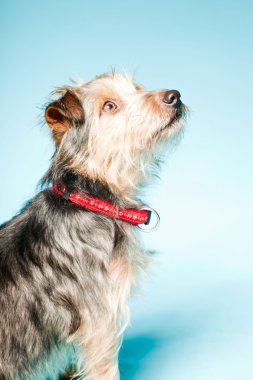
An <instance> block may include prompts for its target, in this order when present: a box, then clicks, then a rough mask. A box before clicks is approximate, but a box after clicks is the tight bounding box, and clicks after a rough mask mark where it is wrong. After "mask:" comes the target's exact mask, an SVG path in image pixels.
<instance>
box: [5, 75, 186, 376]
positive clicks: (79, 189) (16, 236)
mask: <svg viewBox="0 0 253 380" xmlns="http://www.w3.org/2000/svg"><path fill="white" fill-rule="evenodd" d="M57 94H58V96H57V97H58V100H55V101H53V102H52V103H50V104H49V105H48V106H47V107H46V110H45V118H46V122H47V123H48V125H49V126H50V128H51V131H52V136H53V139H54V141H55V143H56V150H55V154H54V156H53V159H52V163H51V166H50V168H49V170H48V172H47V173H46V175H45V177H44V178H43V180H42V182H43V184H44V187H42V191H41V192H40V193H39V194H38V195H37V196H35V198H34V199H32V200H31V201H30V202H29V203H28V204H27V205H26V206H25V207H24V209H22V211H21V212H20V213H19V214H18V215H17V216H15V217H14V218H13V219H11V220H10V221H8V222H7V223H5V224H3V225H2V226H1V228H0V305H1V309H0V380H14V379H15V380H17V379H31V378H33V377H32V376H34V375H33V374H34V371H35V369H36V367H37V366H38V365H40V366H43V362H44V361H46V359H47V356H48V355H50V354H51V352H52V351H53V350H54V349H55V348H57V347H60V346H61V344H65V343H66V344H70V343H72V342H76V343H77V347H78V360H79V361H78V366H77V372H76V373H75V374H72V375H73V378H79V379H90V380H117V379H119V370H118V359H117V356H118V351H119V347H120V343H121V336H122V332H123V331H124V329H125V327H126V326H127V324H128V320H129V313H128V306H127V301H128V298H129V295H130V292H131V289H132V288H133V286H134V285H135V282H136V276H137V275H138V272H140V271H142V270H143V269H145V266H146V264H147V262H148V260H149V254H148V252H144V250H143V249H142V248H141V245H140V243H139V238H138V233H137V230H136V226H138V225H141V224H148V222H149V218H150V211H149V210H148V209H145V205H144V204H143V203H142V202H141V201H140V200H139V199H138V198H137V193H138V189H139V188H140V185H141V184H142V183H143V181H145V180H146V178H147V176H148V173H150V170H149V168H150V165H153V164H154V163H155V162H156V161H157V158H156V153H155V152H156V148H157V146H160V145H161V144H163V143H164V142H165V141H168V140H169V139H170V137H172V136H174V135H175V134H177V133H178V131H179V130H180V128H181V124H182V123H181V120H182V119H183V116H184V114H185V106H184V105H183V104H182V102H181V100H180V93H179V92H178V91H176V90H170V91H169V90H160V91H147V90H146V89H144V88H143V87H142V86H140V85H138V84H136V83H135V81H134V80H133V79H132V78H131V76H130V75H126V74H118V73H115V72H113V73H110V74H105V75H102V76H98V77H96V78H95V79H94V80H93V81H91V82H88V83H76V84H75V85H73V86H72V87H64V88H61V89H59V90H58V91H57ZM70 376H71V375H70ZM37 378H38V377H37Z"/></svg>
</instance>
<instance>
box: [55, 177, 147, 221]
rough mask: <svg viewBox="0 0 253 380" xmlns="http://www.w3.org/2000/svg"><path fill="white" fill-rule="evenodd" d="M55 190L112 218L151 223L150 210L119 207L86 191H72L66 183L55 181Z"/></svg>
mask: <svg viewBox="0 0 253 380" xmlns="http://www.w3.org/2000/svg"><path fill="white" fill-rule="evenodd" d="M53 190H54V191H55V192H56V194H58V195H61V196H62V197H63V198H64V199H66V200H69V201H71V202H73V203H75V204H77V205H79V206H82V207H85V208H86V209H88V210H92V211H95V212H99V213H101V214H105V215H107V216H110V217H111V218H116V219H121V220H124V221H125V222H129V223H131V224H133V225H134V226H137V225H138V224H146V225H147V224H149V221H150V218H151V211H150V210H134V209H130V208H119V207H117V206H115V205H113V204H112V203H110V202H107V201H103V200H102V199H99V198H95V197H93V196H91V195H88V194H85V193H80V194H79V193H77V192H76V191H73V192H72V193H70V192H68V191H67V190H66V186H65V185H59V184H56V183H53Z"/></svg>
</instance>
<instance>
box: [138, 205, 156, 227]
mask: <svg viewBox="0 0 253 380" xmlns="http://www.w3.org/2000/svg"><path fill="white" fill-rule="evenodd" d="M141 210H148V211H150V212H151V214H152V215H155V217H156V222H155V225H154V226H153V227H151V228H143V227H141V225H140V224H138V225H137V226H136V227H137V228H138V230H140V231H142V232H152V231H154V230H156V229H157V227H158V226H159V224H160V215H159V214H158V212H157V211H156V210H154V209H153V208H151V207H142V208H141Z"/></svg>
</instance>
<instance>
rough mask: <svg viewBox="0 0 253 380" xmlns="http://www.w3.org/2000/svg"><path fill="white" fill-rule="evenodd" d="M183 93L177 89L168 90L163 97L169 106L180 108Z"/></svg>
mask: <svg viewBox="0 0 253 380" xmlns="http://www.w3.org/2000/svg"><path fill="white" fill-rule="evenodd" d="M180 97H181V94H180V92H179V91H177V90H170V91H166V92H165V94H164V97H163V102H164V103H166V104H168V106H171V107H174V108H178V107H179V106H180V105H181V104H182V102H181V100H180Z"/></svg>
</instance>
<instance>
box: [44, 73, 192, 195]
mask: <svg viewBox="0 0 253 380" xmlns="http://www.w3.org/2000/svg"><path fill="white" fill-rule="evenodd" d="M59 92H60V95H61V97H60V99H59V100H56V101H54V102H53V103H51V104H49V105H48V106H47V108H46V121H47V123H48V124H49V126H50V127H51V129H52V134H53V138H54V140H55V142H56V145H57V150H58V152H57V154H56V155H58V156H59V157H61V160H64V159H68V165H69V166H70V167H71V168H72V169H73V170H75V171H76V172H78V173H80V174H85V175H88V176H89V177H90V178H93V179H100V180H103V181H105V182H107V183H109V184H110V185H111V186H114V187H115V188H118V189H119V188H120V189H121V190H122V189H123V187H127V186H128V187H129V186H130V184H131V187H134V186H136V185H138V183H139V182H140V179H141V177H143V176H142V174H143V173H144V172H145V167H146V163H149V162H150V161H152V155H153V152H154V147H155V146H156V145H157V143H158V142H159V141H165V140H168V139H169V138H170V137H171V136H172V135H175V134H176V133H177V132H178V131H179V130H180V127H181V122H180V121H181V119H182V116H184V114H185V106H184V105H183V103H182V102H181V98H180V93H179V92H178V91H176V90H159V91H147V90H146V89H145V88H143V87H142V86H140V85H139V84H137V83H135V82H134V80H133V79H132V77H131V76H130V75H126V74H118V73H112V74H105V75H102V76H99V77H97V78H96V79H95V80H93V81H91V82H88V83H82V84H77V85H76V86H73V87H71V88H70V87H69V88H63V89H60V91H59Z"/></svg>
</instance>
